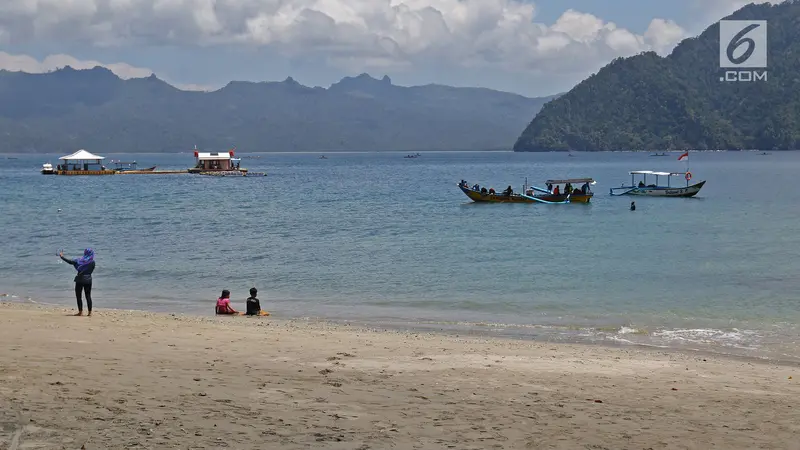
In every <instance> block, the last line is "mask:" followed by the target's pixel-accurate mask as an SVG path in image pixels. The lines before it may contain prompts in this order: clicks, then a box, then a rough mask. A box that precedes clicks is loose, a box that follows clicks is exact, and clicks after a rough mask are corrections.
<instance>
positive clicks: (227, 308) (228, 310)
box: [215, 289, 239, 314]
mask: <svg viewBox="0 0 800 450" xmlns="http://www.w3.org/2000/svg"><path fill="white" fill-rule="evenodd" d="M215 311H216V313H217V314H239V311H236V310H235V309H233V307H232V306H231V291H229V290H227V289H223V290H222V295H220V297H219V298H218V299H217V307H216V309H215Z"/></svg>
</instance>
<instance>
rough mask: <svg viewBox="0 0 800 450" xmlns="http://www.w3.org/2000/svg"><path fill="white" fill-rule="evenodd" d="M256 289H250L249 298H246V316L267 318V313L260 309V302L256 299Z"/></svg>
mask: <svg viewBox="0 0 800 450" xmlns="http://www.w3.org/2000/svg"><path fill="white" fill-rule="evenodd" d="M256 295H258V289H256V288H254V287H253V288H250V297H248V298H247V312H246V313H245V314H247V315H248V316H268V315H269V313H268V312H266V311H263V310H262V309H261V302H260V301H259V300H258V298H257V297H256Z"/></svg>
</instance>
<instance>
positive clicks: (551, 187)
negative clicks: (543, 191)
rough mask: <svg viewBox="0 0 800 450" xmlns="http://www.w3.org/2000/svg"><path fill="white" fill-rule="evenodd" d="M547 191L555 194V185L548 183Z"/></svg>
mask: <svg viewBox="0 0 800 450" xmlns="http://www.w3.org/2000/svg"><path fill="white" fill-rule="evenodd" d="M547 190H548V191H550V192H553V184H552V183H547Z"/></svg>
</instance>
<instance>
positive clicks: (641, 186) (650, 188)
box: [609, 170, 706, 197]
mask: <svg viewBox="0 0 800 450" xmlns="http://www.w3.org/2000/svg"><path fill="white" fill-rule="evenodd" d="M629 173H630V176H631V184H630V186H625V185H624V184H623V185H622V186H620V187H618V188H611V190H610V192H609V193H610V194H611V195H643V196H648V197H694V196H695V195H697V193H698V192H700V189H702V187H703V186H704V185H705V184H706V182H705V181H701V182H699V183H695V184H692V185H690V184H689V182H690V181H691V180H692V173H691V172H653V171H652V170H634V171H632V172H629ZM637 175H640V176H641V177H642V179H641V181H639V183H638V184H636V176H637ZM648 175H650V176H655V178H656V181H655V183H654V184H647V176H648ZM659 177H667V185H666V186H663V185H659V184H658V179H659ZM672 177H683V179H684V180H686V186H672V184H671V183H670V180H671V178H672Z"/></svg>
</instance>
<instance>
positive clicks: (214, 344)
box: [0, 303, 800, 450]
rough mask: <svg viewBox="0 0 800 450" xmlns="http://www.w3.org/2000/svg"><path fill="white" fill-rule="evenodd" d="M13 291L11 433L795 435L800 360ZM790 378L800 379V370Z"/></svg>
mask: <svg viewBox="0 0 800 450" xmlns="http://www.w3.org/2000/svg"><path fill="white" fill-rule="evenodd" d="M72 312H74V309H70V308H61V307H46V306H39V305H25V304H11V303H0V340H1V341H2V342H3V346H2V347H0V404H3V406H4V408H3V411H2V412H0V422H2V430H3V434H0V446H2V444H8V443H9V442H11V440H12V439H17V441H16V442H17V443H19V445H20V448H23V446H25V445H27V446H29V447H31V448H36V446H37V445H38V446H39V448H49V447H54V446H55V447H59V448H61V447H62V446H63V447H66V448H80V447H81V445H85V448H86V449H87V450H91V449H101V448H125V447H136V446H138V447H144V448H164V449H170V448H197V447H204V448H220V447H229V448H237V449H249V448H253V449H256V448H292V449H294V448H308V447H317V448H323V447H324V448H333V449H337V448H341V449H345V448H346V449H356V448H358V449H379V448H389V447H394V448H412V447H414V448H426V449H427V448H437V449H438V448H448V447H449V448H458V449H478V448H481V449H482V448H512V449H513V448H577V447H580V448H584V447H585V448H626V449H627V448H630V449H641V448H653V449H661V448H711V447H719V448H726V449H740V448H741V449H744V448H748V449H749V448H759V447H762V448H763V447H769V448H793V447H792V446H796V445H797V444H796V435H797V433H798V431H800V428H798V425H797V423H798V422H799V420H798V419H800V411H798V407H797V405H796V404H795V403H796V402H795V400H794V399H796V398H798V394H800V385H798V383H797V380H796V378H797V377H798V375H799V374H798V373H797V372H798V367H797V366H796V365H785V364H781V365H778V364H773V363H765V362H758V361H747V360H741V359H734V358H725V357H719V356H713V357H712V356H701V355H697V354H687V353H681V352H674V351H660V350H658V351H656V350H644V349H640V348H630V347H627V348H623V347H620V348H612V347H602V346H586V345H575V344H561V343H548V342H536V341H523V340H512V339H501V338H493V337H477V336H452V335H444V334H436V333H426V332H411V331H402V332H401V331H394V332H393V331H380V330H375V329H372V330H370V329H366V328H362V327H358V326H348V325H337V324H332V323H324V322H319V323H310V322H303V321H299V320H275V319H272V318H245V317H240V318H237V317H213V316H212V317H200V316H188V315H178V314H164V313H149V312H141V311H122V310H105V309H98V310H96V313H95V315H94V316H93V317H91V318H87V317H69V316H68V314H70V313H72ZM789 377H792V378H793V379H790V378H789Z"/></svg>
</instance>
